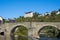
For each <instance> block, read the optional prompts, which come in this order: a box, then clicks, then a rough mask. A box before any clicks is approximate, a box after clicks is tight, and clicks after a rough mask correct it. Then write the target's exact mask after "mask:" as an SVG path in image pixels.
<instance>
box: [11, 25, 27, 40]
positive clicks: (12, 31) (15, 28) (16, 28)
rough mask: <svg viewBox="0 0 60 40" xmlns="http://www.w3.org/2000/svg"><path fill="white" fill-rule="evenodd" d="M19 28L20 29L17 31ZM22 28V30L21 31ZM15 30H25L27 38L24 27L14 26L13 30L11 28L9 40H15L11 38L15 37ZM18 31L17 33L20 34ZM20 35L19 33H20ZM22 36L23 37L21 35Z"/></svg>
mask: <svg viewBox="0 0 60 40" xmlns="http://www.w3.org/2000/svg"><path fill="white" fill-rule="evenodd" d="M19 28H20V29H19ZM23 28H24V29H23ZM16 30H20V31H23V30H24V31H26V30H27V34H26V35H27V36H28V29H27V28H26V27H25V26H22V25H17V26H14V27H13V28H12V30H11V31H10V36H11V39H12V40H15V38H13V37H15V35H16V34H14V32H15V31H16ZM20 31H19V32H20ZM20 33H21V32H20ZM23 36H24V35H23Z"/></svg>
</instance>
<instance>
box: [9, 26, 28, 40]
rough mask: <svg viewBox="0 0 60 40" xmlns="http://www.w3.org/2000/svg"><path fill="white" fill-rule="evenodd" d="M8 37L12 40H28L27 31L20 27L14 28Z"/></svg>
mask: <svg viewBox="0 0 60 40" xmlns="http://www.w3.org/2000/svg"><path fill="white" fill-rule="evenodd" d="M10 36H11V39H12V40H28V29H27V28H26V27H24V26H22V25H18V26H15V27H14V28H13V29H12V30H11V35H10Z"/></svg>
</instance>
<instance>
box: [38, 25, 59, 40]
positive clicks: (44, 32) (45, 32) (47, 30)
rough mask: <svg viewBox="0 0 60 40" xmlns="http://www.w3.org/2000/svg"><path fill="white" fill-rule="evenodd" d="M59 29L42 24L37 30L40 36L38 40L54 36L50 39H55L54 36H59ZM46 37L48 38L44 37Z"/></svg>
mask: <svg viewBox="0 0 60 40" xmlns="http://www.w3.org/2000/svg"><path fill="white" fill-rule="evenodd" d="M59 34H60V30H59V29H58V28H56V27H54V26H44V27H42V28H41V29H40V30H39V31H38V35H39V37H40V39H39V40H41V39H42V40H48V39H49V38H50V39H51V38H54V39H51V40H55V38H58V37H60V36H59ZM46 38H48V39H46Z"/></svg>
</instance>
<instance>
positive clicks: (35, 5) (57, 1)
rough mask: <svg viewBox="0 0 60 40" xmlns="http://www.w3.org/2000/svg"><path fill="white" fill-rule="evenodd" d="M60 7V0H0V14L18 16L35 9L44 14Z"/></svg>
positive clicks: (6, 16) (7, 16)
mask: <svg viewBox="0 0 60 40" xmlns="http://www.w3.org/2000/svg"><path fill="white" fill-rule="evenodd" d="M59 8H60V0H0V16H2V17H3V18H6V19H7V18H15V17H16V18H17V17H19V16H23V15H24V14H25V12H29V11H33V12H35V11H36V12H39V13H41V14H44V13H45V12H51V11H52V10H58V9H59Z"/></svg>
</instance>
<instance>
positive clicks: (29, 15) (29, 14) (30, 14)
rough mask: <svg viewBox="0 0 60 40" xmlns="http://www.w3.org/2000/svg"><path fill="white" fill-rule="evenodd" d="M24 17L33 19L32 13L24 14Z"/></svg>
mask: <svg viewBox="0 0 60 40" xmlns="http://www.w3.org/2000/svg"><path fill="white" fill-rule="evenodd" d="M24 17H25V18H26V17H33V12H32V11H30V12H26V13H25V15H24Z"/></svg>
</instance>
